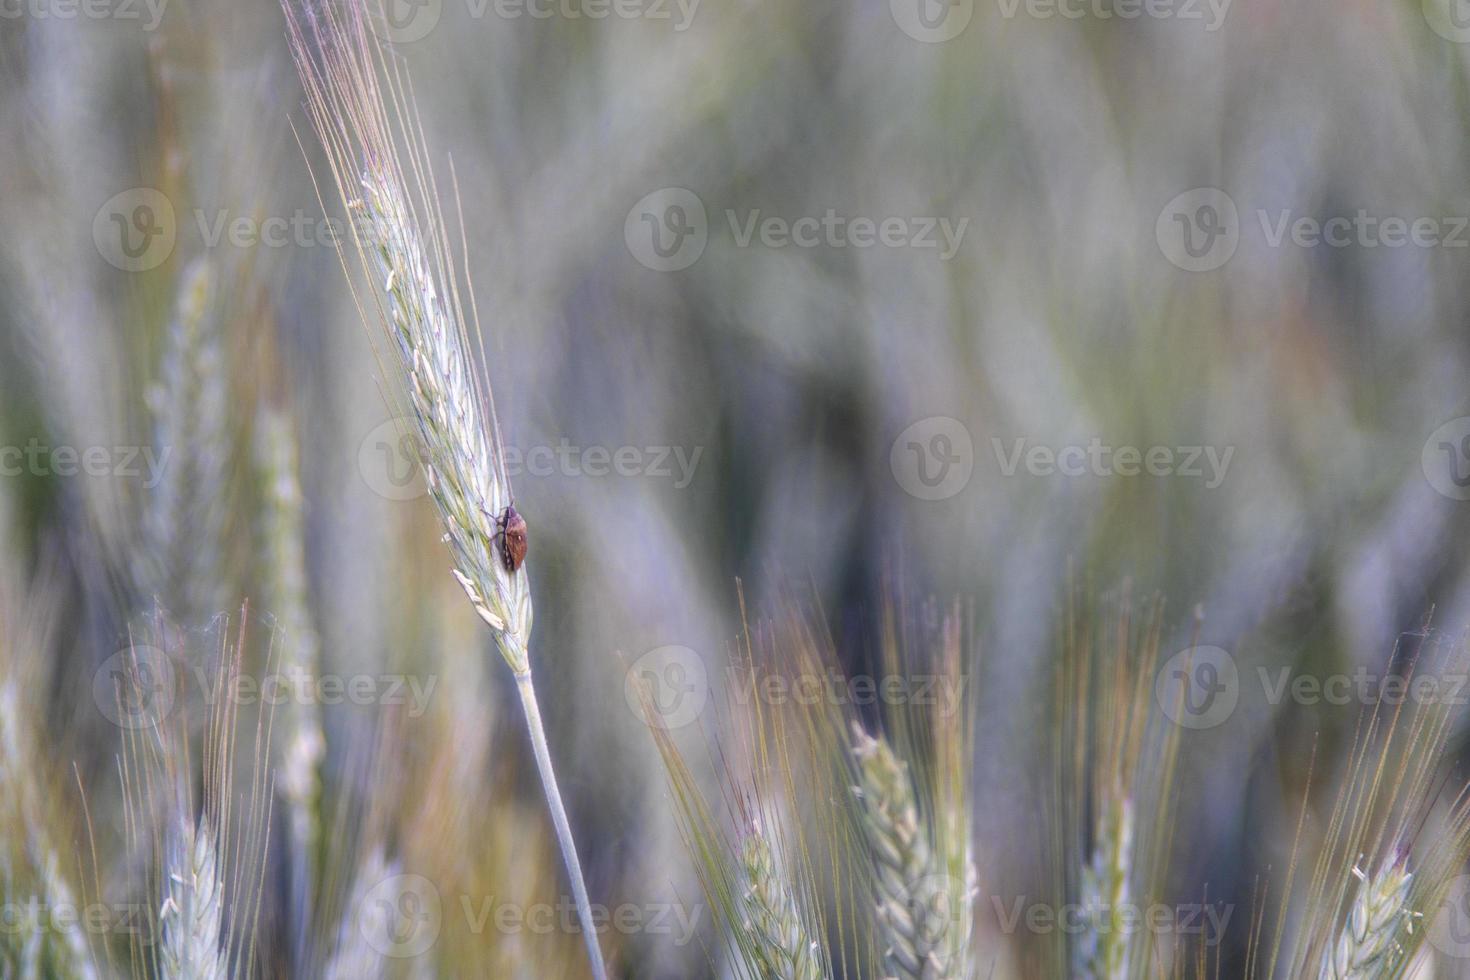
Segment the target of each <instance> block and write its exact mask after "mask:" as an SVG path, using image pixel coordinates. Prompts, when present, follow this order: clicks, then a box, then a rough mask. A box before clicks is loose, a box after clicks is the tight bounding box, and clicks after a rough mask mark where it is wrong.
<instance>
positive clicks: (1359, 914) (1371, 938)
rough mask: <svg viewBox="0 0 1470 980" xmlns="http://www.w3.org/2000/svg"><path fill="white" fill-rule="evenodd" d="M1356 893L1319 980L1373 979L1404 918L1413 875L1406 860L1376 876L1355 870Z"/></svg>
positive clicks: (1394, 947)
mask: <svg viewBox="0 0 1470 980" xmlns="http://www.w3.org/2000/svg"><path fill="white" fill-rule="evenodd" d="M1353 876H1354V877H1355V878H1357V879H1358V893H1357V895H1356V896H1354V898H1353V907H1352V909H1351V910H1350V911H1349V912H1348V918H1347V922H1345V923H1343V927H1342V931H1341V932H1339V933H1338V934H1337V941H1336V942H1335V943H1333V945H1332V948H1331V949H1330V950H1328V951H1327V955H1326V958H1325V960H1324V961H1323V963H1322V970H1321V973H1320V974H1319V977H1320V980H1362V978H1367V977H1375V976H1378V975H1379V972H1380V970H1381V969H1382V968H1383V967H1384V966H1385V965H1386V962H1387V960H1388V959H1389V958H1390V955H1391V954H1392V953H1393V952H1394V951H1395V950H1396V948H1397V937H1398V934H1399V929H1400V928H1401V927H1402V926H1403V924H1404V919H1405V917H1406V916H1408V915H1409V914H1410V913H1409V909H1408V899H1409V887H1410V885H1412V884H1413V881H1414V876H1413V874H1411V873H1410V872H1409V868H1408V861H1407V859H1404V858H1398V859H1395V860H1393V861H1391V862H1389V863H1388V865H1387V866H1385V867H1384V868H1382V869H1381V870H1379V871H1378V872H1377V873H1376V874H1368V873H1366V872H1364V871H1362V870H1360V869H1358V868H1356V867H1354V868H1353Z"/></svg>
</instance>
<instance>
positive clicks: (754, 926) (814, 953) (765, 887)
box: [740, 827, 823, 980]
mask: <svg viewBox="0 0 1470 980" xmlns="http://www.w3.org/2000/svg"><path fill="white" fill-rule="evenodd" d="M740 869H741V871H742V872H743V873H744V876H745V892H744V894H743V895H742V896H741V913H742V915H743V917H744V921H743V925H744V927H745V930H746V933H747V935H748V936H749V937H750V939H751V941H752V942H751V945H752V948H753V949H755V950H757V951H758V952H759V954H760V956H761V958H762V959H763V960H764V961H765V962H764V966H765V969H766V970H767V971H768V973H769V974H770V976H772V977H775V978H779V980H822V976H823V973H822V967H821V946H820V945H819V944H818V943H817V942H816V941H815V940H814V939H812V938H811V935H810V933H808V932H807V929H806V925H805V923H803V922H802V918H801V912H800V910H799V909H798V907H797V904H796V900H795V898H794V897H793V896H792V894H791V889H790V888H789V886H788V885H787V882H786V879H785V877H784V876H783V875H782V873H781V868H780V866H779V864H778V863H777V861H776V855H775V853H774V852H773V851H772V850H771V842H770V841H769V840H767V839H766V837H765V835H764V834H763V833H762V832H761V830H760V828H759V827H756V828H753V829H752V830H751V831H750V833H748V834H747V835H746V836H745V839H744V840H743V841H742V842H741V845H740Z"/></svg>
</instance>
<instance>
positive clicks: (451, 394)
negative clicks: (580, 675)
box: [359, 169, 531, 675]
mask: <svg viewBox="0 0 1470 980" xmlns="http://www.w3.org/2000/svg"><path fill="white" fill-rule="evenodd" d="M362 192H363V196H362V198H361V199H360V202H359V208H360V211H361V213H362V214H363V215H364V216H365V217H366V219H367V226H368V229H367V237H368V240H369V241H368V247H367V251H368V253H369V254H370V255H371V256H372V259H373V261H374V263H375V267H376V270H377V275H378V281H379V282H381V283H382V284H383V287H384V290H385V292H386V294H387V297H388V306H389V316H390V317H391V320H392V324H391V330H390V331H389V332H390V335H391V337H392V339H393V341H394V344H395V347H396V350H397V353H398V357H399V361H400V363H401V364H402V367H403V369H404V371H405V374H406V378H407V381H408V390H409V397H410V399H411V400H412V402H413V408H414V413H413V417H414V420H415V422H416V424H417V429H418V437H419V440H420V443H421V445H422V447H423V449H424V454H423V463H424V477H425V480H426V481H427V483H428V486H429V493H430V495H431V496H432V497H433V498H434V503H435V504H436V505H437V506H438V509H439V516H440V517H441V518H442V520H443V521H444V525H445V527H446V528H447V529H448V531H449V534H448V538H449V544H450V548H451V550H452V551H453V553H454V559H455V572H454V574H455V578H456V580H458V582H459V584H460V585H461V586H462V587H463V588H464V590H465V593H466V594H467V595H468V596H469V598H470V602H471V603H473V605H474V607H475V611H476V612H478V613H479V614H480V618H481V619H483V620H484V621H485V622H486V623H487V624H489V626H490V628H491V630H492V631H493V632H494V634H495V639H496V642H497V644H498V645H499V647H500V651H501V654H502V655H503V656H504V657H505V659H506V662H507V663H509V664H510V666H511V668H512V669H513V670H514V671H515V672H516V674H518V675H520V674H524V673H526V672H527V671H529V670H530V664H529V661H528V657H527V649H528V647H527V644H528V643H529V641H530V634H531V591H530V587H529V584H528V578H527V575H526V573H525V571H524V568H522V569H520V570H517V571H511V570H510V569H508V568H506V566H505V563H504V562H503V561H501V560H500V557H499V554H498V551H499V546H498V545H497V536H498V534H499V531H498V529H497V526H496V521H497V518H498V516H499V515H500V514H501V513H503V512H504V510H505V508H506V507H507V506H508V505H509V504H510V491H509V488H508V487H507V486H506V485H505V482H504V481H503V479H502V477H501V468H502V467H501V461H500V455H499V447H498V446H496V445H495V444H494V441H493V439H492V436H491V433H492V431H493V427H492V422H491V418H490V416H489V413H488V410H487V409H486V407H485V402H484V401H483V400H482V399H481V398H480V397H479V393H478V390H477V389H476V387H475V386H474V384H473V382H472V381H471V380H470V373H469V372H470V355H469V351H468V350H467V349H466V347H467V343H466V333H465V329H464V326H463V325H462V324H461V323H459V322H457V320H456V319H455V317H454V316H453V314H452V313H451V311H450V309H451V308H450V306H449V305H447V299H446V293H447V291H448V290H447V289H445V288H441V285H440V283H439V280H438V277H437V276H436V275H435V272H434V269H433V267H432V266H431V265H430V262H429V259H428V256H427V254H426V252H425V250H424V247H423V244H422V241H421V237H420V235H419V234H418V228H417V226H416V225H415V224H414V222H413V221H412V220H411V218H410V214H409V208H408V205H407V202H406V201H405V200H404V197H403V195H402V193H401V192H400V190H399V187H398V184H397V182H396V181H395V180H394V179H393V178H392V177H391V176H390V175H389V174H388V173H387V172H386V171H383V170H372V169H370V170H368V171H367V172H366V173H364V174H363V176H362Z"/></svg>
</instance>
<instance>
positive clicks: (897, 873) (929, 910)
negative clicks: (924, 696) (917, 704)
mask: <svg viewBox="0 0 1470 980" xmlns="http://www.w3.org/2000/svg"><path fill="white" fill-rule="evenodd" d="M852 737H853V756H854V757H855V758H856V760H857V768H858V785H857V786H856V787H854V788H853V793H854V795H856V796H857V798H858V800H859V801H860V803H861V804H862V825H863V831H864V834H865V836H866V837H867V841H868V846H869V850H870V851H871V852H872V856H873V860H874V863H875V865H876V882H875V884H876V891H877V894H876V897H875V900H876V904H877V910H876V911H877V918H878V922H879V924H880V926H881V928H882V930H883V933H884V940H885V942H886V944H887V945H886V949H885V954H884V955H885V959H886V962H887V964H888V969H889V970H890V971H892V973H893V975H895V976H896V977H898V978H900V980H959V978H962V977H965V976H967V970H968V966H967V963H968V960H969V943H968V933H969V928H968V927H969V922H970V901H971V896H972V895H973V885H972V882H973V877H974V875H973V870H971V869H967V870H966V880H965V881H963V882H955V883H950V884H948V885H945V886H943V887H942V891H943V895H942V898H943V899H944V905H945V907H943V908H940V907H937V905H936V902H935V898H936V896H935V894H934V890H935V883H937V882H948V879H949V874H948V868H947V865H946V863H945V862H944V861H943V860H941V859H940V858H939V857H938V856H937V855H936V853H935V851H934V848H933V846H932V841H931V837H930V833H929V828H928V826H927V824H925V823H924V822H923V819H922V817H921V814H920V810H919V804H918V799H917V797H916V795H915V792H914V783H913V779H912V778H911V777H910V775H909V769H908V766H907V764H905V763H904V762H903V761H902V760H900V759H899V758H898V756H897V755H896V754H895V753H894V751H893V748H892V747H891V746H890V745H889V744H888V742H887V740H885V739H883V738H881V737H879V738H875V737H873V736H871V735H869V734H867V732H865V731H863V729H862V728H861V727H860V726H859V725H857V724H856V723H854V725H853V728H852ZM956 890H958V891H960V892H961V894H959V895H955V894H953V892H955V891H956Z"/></svg>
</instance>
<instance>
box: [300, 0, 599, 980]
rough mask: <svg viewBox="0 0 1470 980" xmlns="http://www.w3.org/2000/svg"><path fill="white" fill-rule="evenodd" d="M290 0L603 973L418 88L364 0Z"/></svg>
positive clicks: (440, 494)
mask: <svg viewBox="0 0 1470 980" xmlns="http://www.w3.org/2000/svg"><path fill="white" fill-rule="evenodd" d="M283 6H284V7H285V12H286V19H287V24H288V27H289V33H290V40H291V50H292V57H293V58H294V60H295V62H296V67H297V71H298V73H299V74H300V76H301V81H302V85H303V87H304V88H305V89H306V94H307V100H306V104H307V109H308V112H309V113H310V115H311V120H312V127H313V129H314V130H315V131H316V134H317V136H318V138H319V139H320V140H321V142H322V145H323V147H324V148H325V149H326V151H327V155H328V157H329V159H330V161H331V164H330V165H331V169H332V176H333V179H334V181H335V182H336V185H337V190H338V192H339V194H341V196H342V198H343V200H344V203H345V204H346V205H347V207H348V209H349V210H350V211H352V212H353V213H354V219H355V220H354V221H353V223H352V228H353V236H354V237H353V241H354V242H355V244H356V247H357V250H358V252H359V258H360V259H361V260H362V263H363V266H364V269H365V271H366V272H367V273H368V274H369V275H370V276H372V277H374V279H375V280H376V283H377V288H376V289H375V290H374V292H373V298H372V301H373V304H374V306H375V307H376V309H377V312H378V314H379V319H380V320H381V327H382V328H383V329H384V330H385V331H386V332H387V334H388V338H389V342H390V345H391V347H392V351H393V355H392V358H391V359H392V360H394V361H396V362H397V366H398V368H399V369H400V370H401V378H402V381H403V382H404V386H405V388H406V389H407V390H408V394H409V400H410V401H411V403H412V406H413V412H412V418H413V422H412V424H413V426H414V428H415V430H416V432H417V435H418V438H419V442H420V448H421V450H422V459H423V463H424V476H425V480H426V482H427V483H428V487H429V494H430V496H431V497H432V498H433V500H434V504H435V507H436V508H437V510H438V512H439V517H440V520H441V522H442V523H443V526H444V530H445V539H446V541H447V542H448V543H449V548H450V552H451V554H452V556H453V559H454V567H453V572H454V577H455V579H456V580H457V581H458V582H459V584H460V586H461V587H462V588H463V589H464V591H465V594H466V595H467V596H468V597H469V599H470V603H471V604H472V606H473V607H474V609H475V611H476V612H477V613H478V614H479V616H480V618H481V619H482V620H484V621H485V623H486V624H487V625H488V626H489V627H490V631H491V634H492V636H493V637H494V639H495V644H496V646H497V647H498V648H499V650H500V654H501V656H502V657H503V658H504V659H505V661H506V663H508V664H509V665H510V668H511V670H512V671H513V672H514V674H515V679H516V687H517V693H518V694H519V695H520V699H521V707H522V710H523V712H524V714H525V719H526V730H527V734H528V735H529V736H530V738H531V747H532V750H533V752H534V755H535V759H536V767H537V770H538V771H539V772H540V775H541V785H542V789H543V792H544V794H545V796H546V802H547V807H548V809H549V810H550V811H551V818H552V822H553V824H554V826H555V828H556V834H557V839H558V842H559V843H560V845H561V851H562V856H563V858H564V859H565V862H566V867H567V874H568V877H569V878H570V879H571V884H572V893H573V897H574V898H575V900H576V905H577V913H578V917H579V919H580V921H581V927H582V938H583V941H584V943H585V944H586V947H587V956H588V959H589V961H590V962H591V966H592V973H593V976H594V977H596V978H598V980H603V978H605V977H606V976H607V968H606V966H605V965H604V963H603V958H602V950H601V947H600V946H599V944H598V938H597V928H596V924H595V922H594V921H593V918H592V909H591V902H590V900H589V899H588V897H587V886H586V884H585V881H584V880H583V877H582V868H581V863H580V860H579V859H578V857H577V850H576V844H575V841H573V839H572V832H571V824H570V821H569V820H568V819H567V814H566V806H565V804H563V802H562V799H561V791H560V789H559V788H558V786H557V781H556V772H555V768H554V766H553V765H552V760H551V750H550V748H549V747H548V744H547V741H546V731H545V725H544V723H543V722H542V720H541V709H540V706H539V704H538V702H537V700H536V692H535V687H534V685H533V683H532V679H531V660H530V653H529V649H530V647H529V644H530V639H531V623H532V610H531V587H530V577H529V575H528V573H527V571H526V567H525V566H524V565H519V566H518V567H512V566H511V565H510V563H509V562H507V561H505V560H503V558H502V556H501V554H500V548H499V545H498V544H497V536H498V534H499V527H498V522H499V519H500V518H501V516H502V515H503V514H504V513H505V510H506V508H507V507H508V506H509V505H510V504H511V493H510V479H509V476H508V474H507V471H506V467H505V459H504V454H503V451H502V448H503V447H502V444H501V441H500V427H499V423H498V422H497V421H496V417H495V403H494V400H493V397H492V395H491V393H490V389H489V385H488V383H482V382H480V381H479V378H478V375H477V374H475V373H474V372H475V363H474V361H473V358H472V350H471V346H470V332H469V330H468V329H467V320H466V318H465V316H464V314H463V310H462V308H461V304H460V294H459V290H458V286H457V279H456V277H455V276H454V273H453V271H452V270H453V268H454V257H453V255H452V252H451V249H450V247H449V245H448V242H447V240H446V232H445V227H444V220H443V216H442V214H441V213H440V209H439V204H438V197H437V189H436V187H435V185H434V179H433V168H432V167H431V165H430V163H429V161H428V160H427V154H426V151H425V149H424V147H423V146H422V144H421V139H422V136H421V133H422V128H421V126H420V123H419V119H418V116H417V113H416V110H415V109H414V107H413V100H412V95H411V92H410V90H409V89H408V87H407V85H406V84H405V83H404V81H403V79H402V77H401V76H399V75H395V74H393V73H392V72H387V71H385V72H384V76H385V77H383V78H382V79H381V80H380V77H379V70H380V65H381V62H382V61H383V59H384V58H385V55H384V52H383V51H382V49H381V48H380V47H379V46H378V44H377V41H376V40H375V39H374V36H373V34H372V32H371V31H370V30H369V28H368V26H367V23H366V21H365V17H366V16H367V15H366V13H365V11H364V9H363V7H362V5H361V3H360V2H350V3H348V4H345V5H344V6H343V7H342V8H341V9H340V10H338V9H337V8H335V7H332V6H328V7H324V8H322V9H321V10H317V9H315V8H311V9H308V10H306V11H304V12H300V11H298V9H297V8H296V6H295V5H294V4H292V3H290V2H285V3H284V4H283ZM303 17H304V19H305V22H304V23H303ZM321 18H325V20H324V21H323V20H322V19H321ZM385 93H386V99H385ZM390 106H391V109H390ZM400 145H403V147H404V149H405V151H406V152H405V153H404V154H403V157H406V164H407V166H406V167H405V166H404V163H405V160H404V159H401V158H400V153H399V146H400ZM415 205H418V208H417V209H416V207H415ZM471 301H473V297H471ZM471 310H472V311H473V306H471ZM476 330H477V331H478V325H477V326H476Z"/></svg>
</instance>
